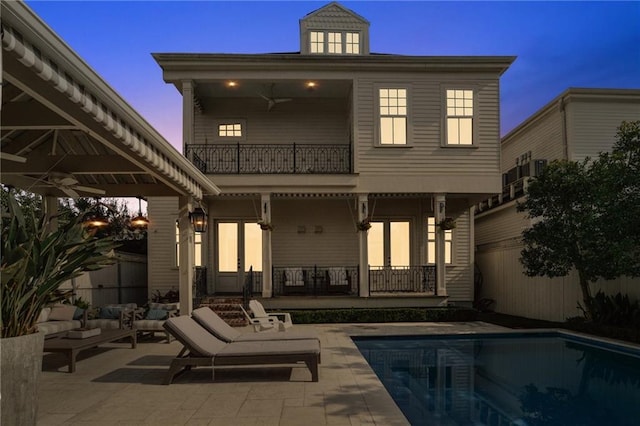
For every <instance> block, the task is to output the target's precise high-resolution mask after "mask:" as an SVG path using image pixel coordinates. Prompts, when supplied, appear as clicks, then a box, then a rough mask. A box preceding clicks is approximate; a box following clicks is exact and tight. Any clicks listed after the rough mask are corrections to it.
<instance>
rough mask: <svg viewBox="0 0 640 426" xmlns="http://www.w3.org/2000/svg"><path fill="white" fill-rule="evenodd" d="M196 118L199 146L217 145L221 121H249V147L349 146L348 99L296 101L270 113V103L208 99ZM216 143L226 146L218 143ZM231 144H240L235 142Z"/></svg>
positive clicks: (247, 134) (196, 133) (300, 99)
mask: <svg viewBox="0 0 640 426" xmlns="http://www.w3.org/2000/svg"><path fill="white" fill-rule="evenodd" d="M202 102H203V108H204V112H203V113H202V114H197V115H196V116H195V119H194V122H195V124H194V126H195V133H194V138H195V140H194V143H195V144H204V143H205V142H206V143H208V144H214V138H215V135H217V131H218V129H217V127H216V121H215V120H217V119H233V118H236V119H245V120H246V129H245V132H246V141H244V142H241V143H246V144H293V143H301V144H349V132H348V128H347V126H348V120H349V105H348V103H347V99H337V98H317V99H303V98H297V99H293V100H292V101H291V102H284V103H279V104H276V106H275V107H274V108H273V109H272V110H271V111H267V101H266V100H263V99H261V98H260V97H259V95H258V94H256V99H240V100H238V99H235V98H216V99H212V98H204V99H203V101H202ZM216 143H225V142H223V141H220V140H218V142H216ZM229 143H236V141H233V140H231V141H230V142H229Z"/></svg>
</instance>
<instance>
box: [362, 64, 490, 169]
mask: <svg viewBox="0 0 640 426" xmlns="http://www.w3.org/2000/svg"><path fill="white" fill-rule="evenodd" d="M384 85H388V86H398V87H400V86H403V85H407V86H408V93H409V110H408V114H409V115H408V118H409V124H408V138H409V140H410V141H411V147H402V148H397V147H379V146H377V144H376V141H375V137H376V136H375V128H376V126H377V119H378V115H377V111H376V110H375V105H376V98H375V97H376V93H377V92H376V90H377V88H378V87H381V86H384ZM459 86H462V87H475V88H476V96H477V98H478V103H477V105H478V111H477V119H476V123H475V124H476V125H477V126H478V141H477V142H478V143H477V146H475V147H474V148H442V138H443V130H442V123H443V102H444V99H443V90H444V88H446V87H459ZM356 87H357V92H356V93H355V98H356V116H357V126H358V127H357V129H356V132H357V141H356V143H357V144H358V149H357V151H358V156H359V158H358V168H359V170H358V172H359V173H360V174H361V175H367V174H375V175H376V176H379V175H385V174H395V175H415V176H434V175H440V174H455V175H458V176H468V175H475V174H487V173H488V174H491V173H494V174H497V173H498V170H499V149H500V148H499V135H498V102H499V99H498V82H497V79H495V78H484V77H482V76H468V75H466V76H465V80H459V81H456V80H454V79H452V78H451V77H450V76H448V75H440V74H434V75H428V76H425V75H423V74H407V75H402V77H397V78H392V77H391V76H390V75H384V74H383V75H380V76H379V77H378V78H375V77H367V78H359V79H358V84H357V86H356Z"/></svg>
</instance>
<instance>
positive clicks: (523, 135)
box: [502, 108, 564, 173]
mask: <svg viewBox="0 0 640 426" xmlns="http://www.w3.org/2000/svg"><path fill="white" fill-rule="evenodd" d="M528 151H531V159H532V160H536V159H545V160H549V161H551V160H556V159H560V158H564V151H563V141H562V115H561V113H560V111H559V109H558V108H554V109H552V110H550V111H549V112H548V113H547V114H545V115H544V116H542V117H541V118H540V119H539V120H537V121H535V122H533V123H532V124H531V125H529V126H527V127H526V129H524V130H523V131H521V132H518V133H517V134H515V135H513V136H512V137H509V139H505V141H504V142H503V143H502V172H503V173H505V172H507V170H509V169H511V168H513V167H515V165H516V158H519V157H520V156H521V155H522V154H524V153H526V152H528Z"/></svg>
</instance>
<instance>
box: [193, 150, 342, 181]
mask: <svg viewBox="0 0 640 426" xmlns="http://www.w3.org/2000/svg"><path fill="white" fill-rule="evenodd" d="M185 156H186V157H187V158H188V159H189V160H190V161H191V162H192V163H193V164H194V165H195V166H196V167H197V168H198V169H200V171H201V172H203V173H208V174H302V173H312V174H349V173H352V166H351V165H352V161H351V157H352V154H351V145H350V144H341V145H306V144H305V145H301V144H295V143H294V144H288V145H285V144H277V145H276V144H261V145H256V144H215V145H187V146H186V148H185Z"/></svg>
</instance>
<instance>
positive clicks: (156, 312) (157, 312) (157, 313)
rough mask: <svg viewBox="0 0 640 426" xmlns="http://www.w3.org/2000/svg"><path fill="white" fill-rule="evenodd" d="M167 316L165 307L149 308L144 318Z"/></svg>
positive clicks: (152, 318) (164, 318)
mask: <svg viewBox="0 0 640 426" xmlns="http://www.w3.org/2000/svg"><path fill="white" fill-rule="evenodd" d="M167 318H169V311H167V310H166V309H149V311H147V315H146V317H145V319H148V320H166V319H167Z"/></svg>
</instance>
